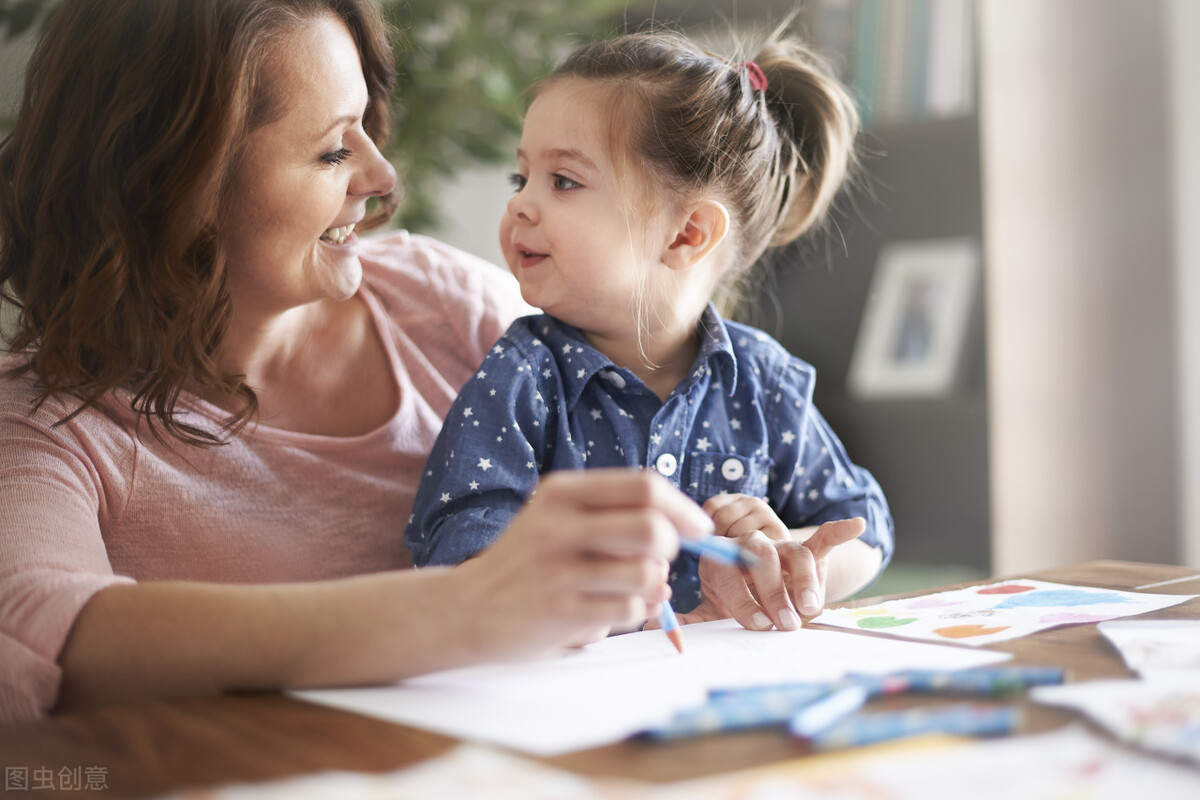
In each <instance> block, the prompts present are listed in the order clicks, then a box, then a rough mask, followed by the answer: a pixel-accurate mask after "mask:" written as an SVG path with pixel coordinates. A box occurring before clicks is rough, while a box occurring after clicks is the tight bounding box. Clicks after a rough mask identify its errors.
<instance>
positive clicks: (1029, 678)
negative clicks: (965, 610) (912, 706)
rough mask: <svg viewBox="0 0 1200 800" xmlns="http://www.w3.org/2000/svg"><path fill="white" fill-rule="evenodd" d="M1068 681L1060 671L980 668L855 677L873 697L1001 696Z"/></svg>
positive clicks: (1028, 668)
mask: <svg viewBox="0 0 1200 800" xmlns="http://www.w3.org/2000/svg"><path fill="white" fill-rule="evenodd" d="M1064 678H1065V672H1064V670H1062V669H1060V668H1058V667H1021V666H1009V667H977V668H974V669H959V670H936V669H924V670H923V669H913V670H905V671H903V672H893V673H891V674H889V675H878V676H876V675H855V676H853V680H854V681H855V682H858V683H861V684H863V685H864V686H866V687H867V688H868V689H869V690H870V692H871V694H873V695H880V694H897V693H899V692H946V693H950V694H970V695H1001V694H1009V693H1011V692H1019V691H1023V690H1025V689H1028V688H1029V687H1030V686H1049V685H1055V684H1060V683H1062V682H1063V679H1064Z"/></svg>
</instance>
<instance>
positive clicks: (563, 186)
mask: <svg viewBox="0 0 1200 800" xmlns="http://www.w3.org/2000/svg"><path fill="white" fill-rule="evenodd" d="M582 185H583V184H581V183H579V182H577V181H573V180H571V179H570V178H568V177H566V176H563V175H555V176H554V188H555V189H556V190H558V191H560V192H565V191H570V190H571V189H578V188H579V187H580V186H582Z"/></svg>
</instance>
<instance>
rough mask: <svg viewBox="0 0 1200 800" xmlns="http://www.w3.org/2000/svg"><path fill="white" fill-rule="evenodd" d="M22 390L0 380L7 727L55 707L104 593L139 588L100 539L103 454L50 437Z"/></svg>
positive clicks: (0, 694)
mask: <svg viewBox="0 0 1200 800" xmlns="http://www.w3.org/2000/svg"><path fill="white" fill-rule="evenodd" d="M21 386H23V384H22V383H21V382H14V381H10V380H8V379H3V380H0V475H3V476H4V480H3V482H0V565H2V566H0V722H11V721H15V720H19V719H30V718H35V717H37V716H40V715H43V714H45V713H47V712H48V711H49V710H50V709H51V708H52V707H53V706H54V704H55V702H56V700H57V697H58V690H59V684H60V682H61V677H62V675H61V670H60V669H59V667H58V664H57V659H58V656H59V652H60V651H61V650H62V646H63V644H64V642H65V641H66V638H67V635H68V634H69V633H70V630H71V626H72V625H73V624H74V622H75V618H76V617H77V616H78V614H79V612H80V610H81V609H82V608H83V606H84V604H86V603H87V602H88V600H89V599H91V597H92V595H94V594H95V593H96V592H97V591H99V590H100V589H103V588H105V587H107V586H110V585H112V584H114V583H125V582H130V580H129V579H128V578H121V577H117V576H114V575H113V573H112V568H111V566H110V565H109V562H108V556H107V555H106V552H105V547H104V541H103V539H102V537H101V531H100V523H99V518H100V516H99V512H100V508H101V505H102V504H108V503H110V502H111V497H110V496H108V495H106V494H105V492H104V491H103V490H101V489H100V488H99V486H100V482H99V478H98V476H99V474H100V469H101V468H102V465H101V464H98V463H96V462H97V460H96V459H94V458H93V456H94V455H98V454H99V451H98V450H94V451H93V452H91V453H90V452H89V450H90V449H93V448H89V444H90V443H88V442H86V441H81V440H80V439H79V438H78V437H77V436H75V435H73V434H72V432H71V431H70V430H69V429H67V428H66V426H62V427H59V428H51V427H50V426H49V424H48V422H49V420H51V419H52V418H53V417H52V416H51V414H52V412H50V411H49V410H48V409H42V410H41V411H39V412H36V413H35V414H34V415H33V416H29V415H28V414H26V413H24V412H23V409H25V408H28V406H27V404H25V403H22V402H21V401H20V400H18V399H17V397H19V396H20V395H21V394H23V393H22V392H19V391H14V390H15V389H17V388H19V387H21ZM14 395H16V396H14ZM75 427H77V426H75ZM100 460H101V461H102V460H103V459H100Z"/></svg>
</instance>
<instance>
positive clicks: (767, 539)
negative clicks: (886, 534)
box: [679, 494, 866, 630]
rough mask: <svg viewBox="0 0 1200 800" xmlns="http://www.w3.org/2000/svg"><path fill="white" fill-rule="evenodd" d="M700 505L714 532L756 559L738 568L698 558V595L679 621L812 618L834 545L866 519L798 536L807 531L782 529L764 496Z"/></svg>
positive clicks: (782, 623) (755, 624)
mask: <svg viewBox="0 0 1200 800" xmlns="http://www.w3.org/2000/svg"><path fill="white" fill-rule="evenodd" d="M704 509H705V510H706V511H708V512H709V513H710V514H711V515H712V517H713V520H714V523H715V525H716V530H717V532H718V533H720V534H723V535H726V536H730V537H731V538H734V539H737V540H738V544H739V545H740V546H741V547H743V548H745V549H746V550H747V551H749V552H750V553H752V554H753V555H754V556H756V557H757V558H758V562H759V563H758V566H756V567H753V568H751V569H749V570H745V571H743V570H741V569H739V568H737V567H734V566H729V565H725V564H720V563H717V562H715V561H713V560H712V559H701V560H700V585H701V587H702V590H703V593H704V599H703V600H702V601H701V603H700V605H699V606H697V607H696V608H695V609H694V610H692V611H691V612H689V613H687V614H680V615H679V619H680V622H683V623H685V624H686V623H690V622H702V621H705V620H710V619H725V618H727V617H731V616H732V617H733V618H734V619H736V620H737V621H738V622H739V623H741V625H742V626H743V627H746V628H750V629H751V630H767V629H769V628H771V627H776V628H779V629H780V630H795V629H796V628H798V627H800V617H801V616H803V617H808V618H811V617H815V616H816V615H817V614H819V613H820V612H821V609H822V608H823V607H824V605H825V589H826V578H827V575H828V568H829V556H830V554H831V553H832V552H833V550H834V548H836V547H838V546H839V545H841V544H844V543H846V542H849V541H851V540H853V539H856V538H858V537H859V536H860V535H861V534H862V533H863V531H864V530H866V521H865V520H863V519H862V518H861V517H855V518H853V519H847V520H837V521H833V522H826V523H825V524H823V525H821V526H820V527H818V528H816V529H815V531H812V532H811V535H809V536H807V537H805V538H803V539H801V538H800V536H803V535H804V533H808V531H803V532H800V531H790V530H788V528H787V527H786V526H785V525H784V524H783V523H782V522H781V521H780V520H779V518H778V517H777V516H776V515H775V512H774V511H772V510H771V508H770V506H768V505H767V503H766V502H765V501H764V500H762V499H760V498H756V497H750V496H748V495H733V494H722V495H716V496H715V497H712V498H710V499H709V500H708V501H707V502H706V503H705V504H704ZM797 611H798V612H799V615H798V614H797Z"/></svg>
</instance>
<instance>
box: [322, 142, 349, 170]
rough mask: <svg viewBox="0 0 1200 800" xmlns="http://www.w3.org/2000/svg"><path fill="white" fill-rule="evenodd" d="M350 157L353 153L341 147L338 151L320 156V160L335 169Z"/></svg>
mask: <svg viewBox="0 0 1200 800" xmlns="http://www.w3.org/2000/svg"><path fill="white" fill-rule="evenodd" d="M352 155H353V153H351V152H350V151H349V150H347V149H346V148H344V147H343V148H341V149H340V150H334V151H333V152H332V153H326V154H325V155H323V156H321V160H322V161H323V162H325V163H326V164H328V165H329V166H331V167H336V166H337V165H338V164H340V163H342V162H343V161H345V160H346V159H347V158H349V157H350V156H352Z"/></svg>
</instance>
